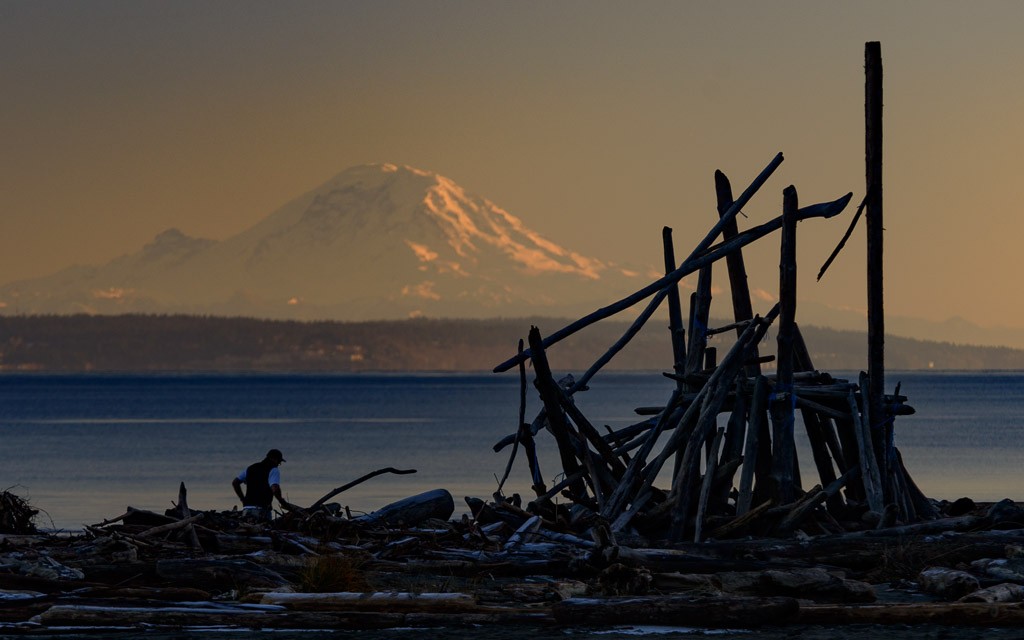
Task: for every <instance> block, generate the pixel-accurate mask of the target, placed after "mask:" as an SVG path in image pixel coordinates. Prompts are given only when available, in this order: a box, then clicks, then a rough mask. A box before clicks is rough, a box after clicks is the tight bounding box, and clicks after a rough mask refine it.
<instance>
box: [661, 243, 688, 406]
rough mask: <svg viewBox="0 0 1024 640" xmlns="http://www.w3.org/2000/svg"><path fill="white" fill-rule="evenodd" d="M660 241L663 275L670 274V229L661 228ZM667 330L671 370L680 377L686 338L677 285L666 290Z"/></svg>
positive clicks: (673, 263) (672, 256)
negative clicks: (662, 252)
mask: <svg viewBox="0 0 1024 640" xmlns="http://www.w3.org/2000/svg"><path fill="white" fill-rule="evenodd" d="M661 241H662V245H663V247H664V252H665V273H672V272H673V271H675V268H676V253H675V248H674V245H673V244H672V228H671V227H663V228H662V230H661ZM668 330H669V331H670V332H671V333H672V369H673V370H674V371H675V372H676V374H677V375H680V376H681V375H683V374H685V373H686V336H685V330H684V329H683V311H682V305H681V304H680V301H679V284H678V283H676V284H673V285H670V286H669V290H668ZM676 385H677V386H678V387H679V388H680V389H681V388H682V382H679V381H677V382H676Z"/></svg>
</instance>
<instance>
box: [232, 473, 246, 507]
mask: <svg viewBox="0 0 1024 640" xmlns="http://www.w3.org/2000/svg"><path fill="white" fill-rule="evenodd" d="M231 487H232V488H233V489H234V490H235V495H237V496H238V499H239V500H240V501H242V502H245V494H244V493H242V480H241V479H239V478H235V479H234V480H232V481H231Z"/></svg>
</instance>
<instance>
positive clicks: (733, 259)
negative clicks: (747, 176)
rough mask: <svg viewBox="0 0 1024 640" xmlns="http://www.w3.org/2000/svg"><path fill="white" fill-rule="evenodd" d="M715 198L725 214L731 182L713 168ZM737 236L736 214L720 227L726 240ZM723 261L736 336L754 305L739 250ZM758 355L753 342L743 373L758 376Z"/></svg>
mask: <svg viewBox="0 0 1024 640" xmlns="http://www.w3.org/2000/svg"><path fill="white" fill-rule="evenodd" d="M715 197H716V199H717V200H718V215H719V217H723V218H724V217H725V215H726V214H727V213H728V212H729V208H730V207H731V206H732V204H733V200H732V185H731V184H730V183H729V178H727V177H726V175H725V174H724V173H722V172H721V171H715ZM737 235H739V225H738V224H737V223H736V216H731V217H730V218H729V219H728V220H727V221H726V222H725V226H723V227H722V239H723V240H725V241H726V242H728V241H730V240H732V239H734V238H735V237H736V236H737ZM725 264H726V266H727V268H728V271H729V289H730V291H731V292H732V312H733V318H734V319H735V321H736V322H735V325H736V337H737V338H739V337H740V336H741V335H742V334H743V328H741V327H740V325H741V324H742V323H744V322H749V321H750V320H751V319H752V318H753V317H754V307H753V305H752V304H751V303H750V285H749V283H748V282H747V268H746V265H745V264H744V262H743V251H742V250H741V249H737V250H736V251H733V252H732V253H730V254H729V255H728V256H726V258H725ZM758 358H759V354H758V349H757V345H754V347H753V348H752V350H751V361H750V362H748V363H746V364H745V369H746V373H747V376H749V377H754V376H758V375H761V365H760V363H759V362H758Z"/></svg>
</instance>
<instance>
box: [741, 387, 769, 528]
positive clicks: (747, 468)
mask: <svg viewBox="0 0 1024 640" xmlns="http://www.w3.org/2000/svg"><path fill="white" fill-rule="evenodd" d="M768 384H769V383H768V378H765V377H764V376H757V380H756V381H755V382H754V390H753V395H752V397H751V403H750V428H749V429H747V442H746V448H745V449H744V452H743V470H742V471H741V472H740V486H739V493H738V494H737V497H736V515H738V516H742V515H744V514H745V513H747V512H748V511H749V510H750V503H751V502H752V501H753V498H754V490H753V488H754V472H755V470H756V468H757V463H758V457H759V453H758V452H759V450H760V443H759V440H760V437H761V433H762V431H763V426H764V414H765V409H764V407H765V405H766V403H767V402H768V393H769V389H768Z"/></svg>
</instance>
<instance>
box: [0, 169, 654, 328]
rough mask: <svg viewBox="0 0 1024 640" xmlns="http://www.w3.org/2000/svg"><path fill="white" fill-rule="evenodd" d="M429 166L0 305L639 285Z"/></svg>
mask: <svg viewBox="0 0 1024 640" xmlns="http://www.w3.org/2000/svg"><path fill="white" fill-rule="evenodd" d="M652 276H654V274H653V273H644V274H642V275H641V274H638V273H636V272H635V271H630V270H627V269H624V268H621V267H617V266H616V265H613V264H609V263H607V262H604V261H602V260H599V259H597V258H593V257H587V256H583V255H580V254H578V253H575V252H573V251H571V250H569V249H566V248H564V247H562V246H560V245H558V244H556V243H555V242H552V241H550V240H548V239H546V238H545V237H543V236H542V235H541V234H540V233H538V232H536V231H534V230H532V229H529V228H527V227H526V225H524V224H523V222H522V221H521V220H520V219H519V218H517V217H515V216H513V215H512V214H510V213H508V212H507V211H505V210H503V209H501V208H500V207H498V206H497V205H495V204H494V203H492V202H490V201H489V200H486V199H484V198H480V197H477V196H474V195H471V194H469V193H467V192H466V191H465V190H464V189H462V188H461V187H460V186H459V185H457V184H455V183H454V182H453V181H451V180H450V179H448V178H445V177H443V176H440V175H437V174H435V173H431V172H427V171H422V170H419V169H414V168H411V167H399V166H395V165H391V164H377V165H364V166H357V167H353V168H351V169H348V170H347V171H344V172H342V173H340V174H338V175H337V176H335V177H334V178H333V179H331V180H329V181H327V182H326V183H324V184H323V185H321V186H320V187H318V188H316V189H314V190H313V191H311V192H309V193H307V194H305V195H303V196H301V197H299V198H297V199H295V200H293V201H292V202H290V203H288V204H286V205H285V206H283V207H282V208H280V209H279V210H277V211H275V212H274V213H272V214H271V215H269V216H267V217H266V218H265V219H263V220H262V221H261V222H259V223H257V224H256V225H254V226H253V227H251V228H249V229H247V230H246V231H243V232H242V233H240V234H238V235H236V236H234V237H231V238H228V239H226V240H223V241H215V240H204V239H198V238H191V237H189V236H187V235H185V234H184V233H182V232H181V231H178V230H176V229H170V230H167V231H164V232H162V233H160V234H159V235H157V236H156V237H155V238H154V239H153V241H152V242H151V243H149V244H147V245H146V246H144V247H143V248H142V249H141V250H140V251H138V252H137V253H133V254H129V255H125V256H122V257H120V258H117V259H115V260H113V261H111V262H109V263H107V264H105V265H102V266H96V267H72V268H69V269H65V270H63V271H61V272H59V273H56V274H54V275H51V276H47V277H43V278H37V279H33V280H24V281H20V282H13V283H10V284H7V285H5V286H2V287H0V311H2V312H4V313H14V312H18V313H75V312H88V313H126V312H154V313H171V312H185V313H209V314H220V315H252V316H260V317H271V318H332V319H342V320H361V319H387V318H405V317H409V316H411V315H420V314H422V315H427V316H432V317H494V316H517V315H527V314H538V313H540V314H577V313H581V312H587V311H591V310H593V309H594V308H595V307H596V306H600V305H602V304H605V303H607V302H609V301H611V300H613V299H615V298H617V297H619V296H620V295H623V294H625V293H629V292H631V291H633V290H635V289H636V288H638V287H640V286H642V285H644V284H646V283H647V282H649V279H650V278H651V277H652Z"/></svg>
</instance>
